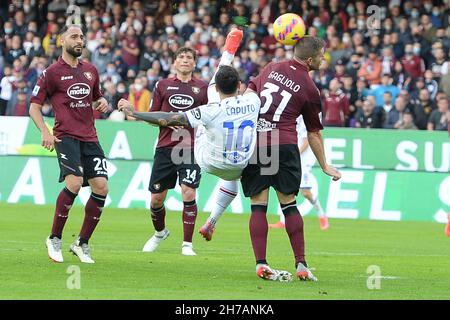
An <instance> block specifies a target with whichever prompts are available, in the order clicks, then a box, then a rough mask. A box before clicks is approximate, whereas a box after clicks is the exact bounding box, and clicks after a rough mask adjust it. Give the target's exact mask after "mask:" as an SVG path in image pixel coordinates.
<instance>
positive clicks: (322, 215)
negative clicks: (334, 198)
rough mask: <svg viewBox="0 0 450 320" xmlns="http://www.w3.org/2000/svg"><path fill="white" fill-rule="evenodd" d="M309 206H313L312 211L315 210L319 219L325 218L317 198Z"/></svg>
mask: <svg viewBox="0 0 450 320" xmlns="http://www.w3.org/2000/svg"><path fill="white" fill-rule="evenodd" d="M311 204H312V205H313V206H314V209H316V211H317V214H318V216H319V217H326V215H325V212H324V211H323V209H322V206H321V205H320V201H319V197H317V198H316V199H315V200H314V201H313V202H311Z"/></svg>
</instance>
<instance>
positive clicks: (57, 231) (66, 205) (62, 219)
mask: <svg viewBox="0 0 450 320" xmlns="http://www.w3.org/2000/svg"><path fill="white" fill-rule="evenodd" d="M76 197H77V194H76V193H72V192H71V191H70V190H69V189H67V188H64V189H62V190H61V192H60V193H59V196H58V198H57V199H56V208H55V215H54V217H53V225H52V234H51V236H50V238H51V239H53V238H54V237H57V238H59V239H61V237H62V232H63V229H64V225H65V224H66V221H67V217H68V216H69V210H70V208H71V207H72V205H73V202H74V201H75V198H76Z"/></svg>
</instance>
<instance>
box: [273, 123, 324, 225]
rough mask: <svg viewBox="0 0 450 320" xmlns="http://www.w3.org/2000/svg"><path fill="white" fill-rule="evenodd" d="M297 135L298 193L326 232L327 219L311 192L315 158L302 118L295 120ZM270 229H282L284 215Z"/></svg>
mask: <svg viewBox="0 0 450 320" xmlns="http://www.w3.org/2000/svg"><path fill="white" fill-rule="evenodd" d="M297 133H298V145H299V148H300V157H301V165H302V181H301V183H300V192H301V193H302V195H303V196H304V197H305V198H306V199H307V200H308V201H309V202H310V203H311V204H312V205H313V206H314V209H316V211H317V214H318V216H319V222H320V229H322V230H326V229H328V227H329V224H328V218H327V216H326V215H325V212H324V211H323V209H322V206H321V205H320V201H319V196H318V195H316V197H315V198H314V195H313V194H312V192H311V189H312V178H313V174H312V172H311V171H312V167H313V166H314V163H315V162H316V158H315V156H314V154H313V152H312V150H311V147H310V146H309V143H308V139H307V131H306V126H305V122H304V121H303V116H300V117H298V119H297ZM269 227H271V228H284V227H285V224H284V214H280V221H278V222H277V223H275V224H269Z"/></svg>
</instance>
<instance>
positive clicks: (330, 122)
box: [322, 79, 350, 127]
mask: <svg viewBox="0 0 450 320" xmlns="http://www.w3.org/2000/svg"><path fill="white" fill-rule="evenodd" d="M349 107H350V102H349V99H348V98H347V96H346V94H345V93H344V92H343V91H342V90H341V84H340V82H339V81H338V80H337V79H333V80H331V82H330V87H329V90H327V91H325V92H324V95H323V102H322V108H323V124H324V125H325V126H329V127H343V126H345V121H346V119H347V117H348V115H349V113H350V109H349Z"/></svg>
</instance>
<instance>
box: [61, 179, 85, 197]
mask: <svg viewBox="0 0 450 320" xmlns="http://www.w3.org/2000/svg"><path fill="white" fill-rule="evenodd" d="M64 180H65V181H66V187H67V189H69V191H70V192H72V193H75V194H77V193H79V192H80V190H81V187H82V186H83V177H77V176H74V175H68V176H66V177H65V179H64Z"/></svg>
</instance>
